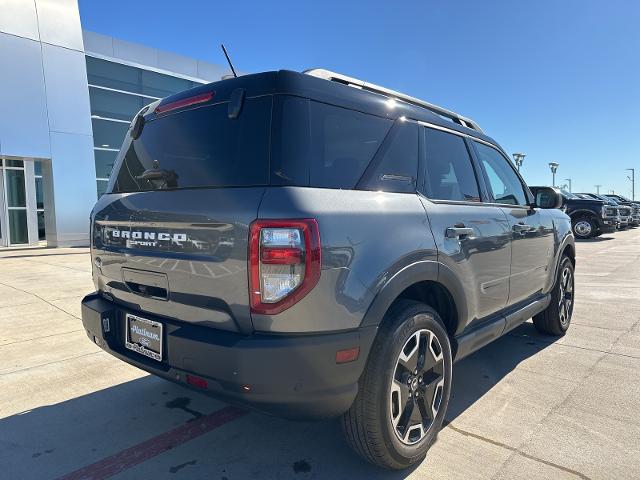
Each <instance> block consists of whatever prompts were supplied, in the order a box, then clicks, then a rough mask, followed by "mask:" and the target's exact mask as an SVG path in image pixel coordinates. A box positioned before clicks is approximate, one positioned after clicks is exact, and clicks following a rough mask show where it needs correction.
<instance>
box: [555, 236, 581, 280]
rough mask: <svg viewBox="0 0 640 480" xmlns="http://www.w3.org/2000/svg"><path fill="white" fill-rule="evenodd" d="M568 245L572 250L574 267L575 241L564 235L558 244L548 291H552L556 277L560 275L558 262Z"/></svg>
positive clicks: (571, 237)
mask: <svg viewBox="0 0 640 480" xmlns="http://www.w3.org/2000/svg"><path fill="white" fill-rule="evenodd" d="M569 245H570V246H571V248H572V249H573V254H574V258H573V259H572V260H573V264H574V267H575V253H576V244H575V241H574V240H573V236H572V235H569V234H567V235H565V237H564V238H563V239H562V242H560V245H559V246H558V250H557V253H556V259H555V264H556V267H555V268H554V275H553V281H552V282H551V287H550V289H549V291H551V290H553V287H555V285H556V280H557V279H558V275H559V274H560V260H562V254H563V253H564V251H565V250H566V249H567V246H569Z"/></svg>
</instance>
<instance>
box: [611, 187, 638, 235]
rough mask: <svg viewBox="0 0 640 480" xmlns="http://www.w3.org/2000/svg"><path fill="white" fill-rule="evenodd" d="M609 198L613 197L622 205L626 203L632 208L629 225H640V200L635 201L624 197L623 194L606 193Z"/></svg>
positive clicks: (626, 205)
mask: <svg viewBox="0 0 640 480" xmlns="http://www.w3.org/2000/svg"><path fill="white" fill-rule="evenodd" d="M605 197H607V198H611V199H613V200H615V201H616V202H618V204H620V205H624V206H625V207H628V208H630V209H631V212H630V217H631V218H630V220H629V225H632V226H634V227H637V226H638V225H640V202H634V201H633V200H630V199H628V198H627V197H623V196H622V195H613V194H611V195H605Z"/></svg>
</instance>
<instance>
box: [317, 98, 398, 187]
mask: <svg viewBox="0 0 640 480" xmlns="http://www.w3.org/2000/svg"><path fill="white" fill-rule="evenodd" d="M310 106H311V109H310V116H309V125H310V126H311V128H310V130H311V143H312V146H313V147H312V148H311V151H312V152H313V153H312V155H315V157H312V161H311V169H310V172H309V177H310V180H311V186H314V187H326V188H353V187H354V185H355V184H356V182H357V181H358V180H359V179H360V177H361V176H362V174H363V173H364V169H365V168H367V165H369V162H370V161H371V159H372V158H373V156H374V154H375V153H376V151H377V150H378V148H379V147H380V144H381V143H382V141H383V140H384V137H385V136H386V135H387V133H388V132H389V129H390V128H391V124H392V123H393V122H392V121H391V120H388V119H385V118H380V117H375V116H373V115H367V114H365V113H360V112H356V111H354V110H349V109H347V108H340V107H334V106H332V105H326V104H324V103H319V102H310Z"/></svg>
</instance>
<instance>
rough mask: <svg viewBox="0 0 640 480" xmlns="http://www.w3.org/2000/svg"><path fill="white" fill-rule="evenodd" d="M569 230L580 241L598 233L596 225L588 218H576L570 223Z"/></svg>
mask: <svg viewBox="0 0 640 480" xmlns="http://www.w3.org/2000/svg"><path fill="white" fill-rule="evenodd" d="M571 228H572V230H573V234H574V235H575V237H576V238H580V239H582V240H585V239H587V238H591V237H593V236H594V235H595V233H596V232H597V231H598V225H597V224H596V222H595V221H594V220H593V218H592V217H589V216H583V217H578V218H576V219H575V220H574V221H572V222H571Z"/></svg>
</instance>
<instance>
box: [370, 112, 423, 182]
mask: <svg viewBox="0 0 640 480" xmlns="http://www.w3.org/2000/svg"><path fill="white" fill-rule="evenodd" d="M419 132H420V127H419V126H418V124H417V123H414V122H403V121H398V122H397V123H396V124H395V126H394V127H393V128H392V129H391V131H390V132H389V135H387V138H386V140H385V141H384V143H383V144H382V146H381V147H380V149H379V150H378V153H376V155H375V157H374V158H373V160H372V161H371V163H370V164H369V167H368V168H367V170H365V173H364V175H363V177H362V180H361V181H360V183H359V184H358V188H359V189H363V190H375V191H378V190H381V191H383V192H396V193H415V191H416V179H417V176H418V143H419V140H418V134H419Z"/></svg>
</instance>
